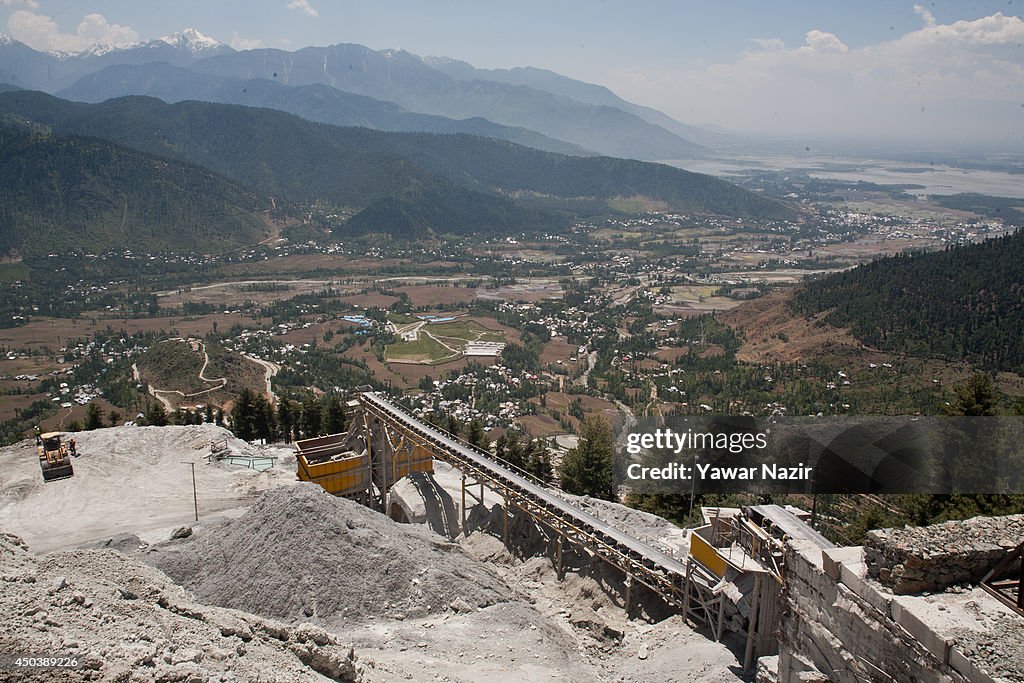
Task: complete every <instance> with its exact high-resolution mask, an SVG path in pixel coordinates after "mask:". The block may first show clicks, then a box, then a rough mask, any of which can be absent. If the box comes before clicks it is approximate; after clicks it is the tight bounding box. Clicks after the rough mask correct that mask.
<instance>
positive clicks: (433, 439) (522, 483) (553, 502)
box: [360, 391, 687, 606]
mask: <svg viewBox="0 0 1024 683" xmlns="http://www.w3.org/2000/svg"><path fill="white" fill-rule="evenodd" d="M360 400H361V401H362V403H363V405H364V407H365V408H366V409H367V411H368V412H370V413H371V414H374V415H376V416H377V417H378V418H380V419H382V420H384V421H386V422H387V423H389V424H390V425H393V426H395V427H399V428H401V429H402V430H403V431H405V432H406V433H407V434H409V435H410V436H411V437H414V438H417V439H418V440H420V441H421V442H422V443H423V444H424V445H425V446H427V447H428V448H430V449H431V450H432V451H433V452H434V455H435V457H437V458H438V459H440V460H444V461H446V462H448V463H449V464H451V465H453V466H455V467H457V468H459V469H460V470H462V471H463V473H464V474H467V475H472V476H474V477H476V478H477V479H479V480H484V481H486V482H487V483H488V485H489V486H491V487H492V488H494V489H496V490H497V491H498V492H500V493H503V494H504V495H505V497H506V500H507V501H508V502H509V504H511V505H515V506H516V507H519V508H521V509H523V510H525V511H526V512H527V513H529V514H531V515H532V516H533V517H534V518H535V519H537V521H539V522H542V523H544V524H546V525H547V526H549V527H551V528H552V529H554V530H555V531H557V532H558V533H559V534H561V535H563V536H565V537H567V538H569V539H570V540H572V541H574V542H577V543H579V544H582V545H584V546H586V547H587V548H588V549H589V550H590V551H591V552H594V553H596V554H598V555H600V556H601V557H603V558H604V559H605V560H607V561H608V562H610V563H612V564H614V565H615V566H617V567H619V568H620V569H622V570H623V571H624V572H626V574H627V576H630V577H632V578H634V579H636V580H637V581H639V582H641V583H643V584H644V585H646V586H648V587H649V588H651V589H652V590H654V591H656V592H657V593H659V594H660V595H662V597H664V598H665V599H666V600H668V601H669V602H671V603H673V604H676V605H680V606H681V605H682V603H683V595H684V593H683V589H684V582H685V579H686V573H687V567H686V564H685V563H684V562H682V561H680V560H677V559H676V558H674V557H672V556H670V555H668V554H666V553H664V552H662V551H661V550H658V549H657V548H654V547H652V546H651V545H649V544H647V543H645V542H644V541H642V540H640V539H638V538H635V537H633V536H631V535H629V534H627V533H626V532H624V531H622V530H621V529H618V528H616V527H614V526H612V525H611V524H609V523H608V522H606V521H604V520H602V519H600V518H598V517H597V516H595V515H594V514H592V513H590V512H587V511H586V510H584V509H582V508H581V507H580V506H579V505H576V504H574V503H572V502H570V501H568V500H565V499H563V498H561V497H559V496H558V495H557V494H556V493H555V492H553V491H552V490H551V489H550V488H549V487H546V486H544V485H542V484H538V483H536V482H533V481H531V480H530V479H528V478H527V477H525V476H523V475H521V474H519V473H517V472H515V471H513V470H512V469H511V468H510V467H507V466H505V465H503V464H502V463H500V462H498V461H497V460H496V459H495V458H494V457H493V456H491V455H489V454H487V453H484V452H482V451H479V450H477V449H474V448H472V447H471V446H469V445H467V444H465V443H461V442H459V441H457V440H455V439H453V438H452V437H451V436H449V435H448V434H446V433H444V432H442V431H440V430H438V429H436V428H434V427H432V426H430V425H428V424H424V423H423V422H422V421H420V420H419V419H418V418H416V417H415V416H413V415H412V414H410V413H409V412H408V411H407V410H405V409H404V408H402V407H401V406H398V405H396V404H394V403H392V402H391V401H389V400H387V399H386V398H384V397H383V396H382V395H381V394H380V393H378V392H373V391H365V392H363V393H362V394H360ZM467 470H469V471H467Z"/></svg>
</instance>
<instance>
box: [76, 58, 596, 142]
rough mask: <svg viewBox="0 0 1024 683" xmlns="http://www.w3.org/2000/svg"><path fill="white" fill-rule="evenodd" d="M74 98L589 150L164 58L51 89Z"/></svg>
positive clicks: (477, 120) (483, 123) (475, 121)
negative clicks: (144, 98)
mask: <svg viewBox="0 0 1024 683" xmlns="http://www.w3.org/2000/svg"><path fill="white" fill-rule="evenodd" d="M57 94H58V95H59V96H60V97H62V98H65V99H69V100H76V101H79V102H103V101H105V100H109V99H113V98H116V97H125V96H127V95H148V96H150V97H156V98H159V99H161V100H164V101H165V102H171V103H173V102H181V101H185V100H198V101H201V102H220V103H223V104H242V105H246V106H250V107H264V108H267V109H277V110H279V111H286V112H288V113H290V114H295V115H296V116H301V117H302V118H304V119H308V120H309V121H317V122H320V123H331V124H334V125H337V126H360V127H363V128H375V129H377V130H387V131H407V132H423V133H467V134H470V135H481V136H484V137H490V138H497V139H499V140H508V141H509V142H515V143H518V144H521V145H527V146H529V147H534V148H536V149H542V150H544V151H547V152H560V153H563V154H581V155H582V154H590V152H587V150H585V149H583V148H582V147H580V146H578V145H573V144H570V143H567V142H562V141H561V140H554V139H552V138H549V137H547V136H545V135H541V134H540V133H535V132H533V131H532V130H527V129H526V128H514V127H511V126H502V125H499V124H497V123H491V122H490V121H488V120H487V119H484V118H482V117H474V118H470V119H463V120H459V121H457V120H455V119H449V118H445V117H443V116H432V115H430V114H416V113H413V112H409V111H406V110H405V109H403V108H402V107H399V106H398V105H397V104H393V103H391V102H382V101H381V100H375V99H373V98H372V97H366V96H364V95H354V94H352V93H347V92H343V91H341V90H337V89H335V88H332V87H330V86H326V85H319V84H314V85H303V86H294V87H291V86H287V85H282V84H281V83H278V82H275V81H271V80H266V79H250V80H242V79H240V78H230V77H223V76H215V75H213V74H206V73H197V72H195V71H190V70H189V69H186V68H182V67H178V66H173V65H171V64H168V63H166V62H156V63H153V64H143V65H119V66H110V67H107V68H106V69H103V70H102V71H99V72H97V73H94V74H90V75H89V76H85V77H84V78H82V79H81V80H79V81H78V82H77V83H75V84H74V85H72V86H71V87H69V88H65V89H64V90H61V91H60V92H59V93H57Z"/></svg>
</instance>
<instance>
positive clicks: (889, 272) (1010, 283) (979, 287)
mask: <svg viewBox="0 0 1024 683" xmlns="http://www.w3.org/2000/svg"><path fill="white" fill-rule="evenodd" d="M793 307H794V308H795V309H796V310H797V311H798V312H800V313H802V314H805V315H811V314H815V313H820V312H823V311H828V313H827V315H826V317H825V320H826V321H827V322H829V323H831V324H832V325H836V326H840V327H849V328H850V329H851V331H852V333H853V335H854V336H855V337H856V338H857V339H859V340H860V341H861V342H863V343H864V344H866V345H868V346H871V347H876V348H881V349H884V350H887V351H896V352H904V353H908V354H912V355H921V356H931V357H936V358H942V359H965V360H967V361H969V362H971V363H973V364H975V365H978V366H980V367H984V368H989V369H998V370H1010V371H1014V372H1024V334H1021V330H1024V231H1017V232H1016V233H1014V234H1013V235H1008V236H1005V237H1000V238H997V239H992V240H988V241H985V242H981V243H979V244H971V245H967V246H962V247H950V248H947V249H946V250H945V251H942V252H937V253H929V254H917V255H912V256H907V255H904V256H896V257H892V258H886V259H882V260H879V261H874V262H872V263H868V264H866V265H863V266H859V267H857V268H854V269H852V270H848V271H846V272H843V273H839V274H837V275H831V276H828V277H825V278H822V279H821V280H817V281H815V282H811V283H808V284H807V285H806V286H805V287H803V288H802V289H801V290H800V292H798V293H797V295H796V296H795V297H794V299H793Z"/></svg>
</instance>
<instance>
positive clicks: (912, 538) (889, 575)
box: [864, 515, 1024, 594]
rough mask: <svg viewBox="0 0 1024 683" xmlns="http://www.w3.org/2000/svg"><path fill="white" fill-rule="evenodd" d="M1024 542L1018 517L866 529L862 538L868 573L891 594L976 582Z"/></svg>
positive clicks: (1023, 524) (1022, 517) (1022, 521)
mask: <svg viewBox="0 0 1024 683" xmlns="http://www.w3.org/2000/svg"><path fill="white" fill-rule="evenodd" d="M1021 543H1024V515H1009V516H1005V517H974V518H973V519H968V520H964V521H955V522H945V523H942V524H934V525H932V526H925V527H916V528H915V527H905V528H902V529H881V530H878V531H871V532H869V533H868V535H867V537H866V538H865V540H864V559H865V563H866V564H867V566H868V574H869V575H870V576H871V577H872V578H874V579H878V580H879V581H880V582H881V583H882V584H884V585H886V586H889V587H891V588H892V589H893V592H895V593H897V594H910V593H920V592H922V591H942V590H944V589H945V588H946V587H948V586H952V585H954V584H959V583H972V584H976V583H978V582H979V581H980V580H981V579H982V578H983V577H984V576H985V574H986V573H988V571H989V570H991V569H992V568H993V567H994V566H995V565H996V564H998V563H999V561H1000V560H1002V559H1003V558H1005V557H1006V556H1007V555H1008V554H1009V553H1010V552H1011V551H1012V550H1013V549H1014V548H1016V547H1017V546H1018V545H1020V544H1021Z"/></svg>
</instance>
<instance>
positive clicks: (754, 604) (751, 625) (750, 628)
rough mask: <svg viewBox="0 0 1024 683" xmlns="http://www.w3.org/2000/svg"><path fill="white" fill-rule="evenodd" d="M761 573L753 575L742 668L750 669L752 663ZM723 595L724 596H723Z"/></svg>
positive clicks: (759, 605) (759, 599) (759, 600)
mask: <svg viewBox="0 0 1024 683" xmlns="http://www.w3.org/2000/svg"><path fill="white" fill-rule="evenodd" d="M761 578H762V577H761V574H755V575H754V597H753V598H752V599H751V603H750V617H749V618H748V620H747V647H746V651H745V652H744V654H743V670H744V671H748V672H749V671H750V669H751V666H752V665H753V663H754V637H755V636H756V635H757V629H758V623H757V612H758V609H759V608H760V607H761ZM723 597H724V596H723Z"/></svg>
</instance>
